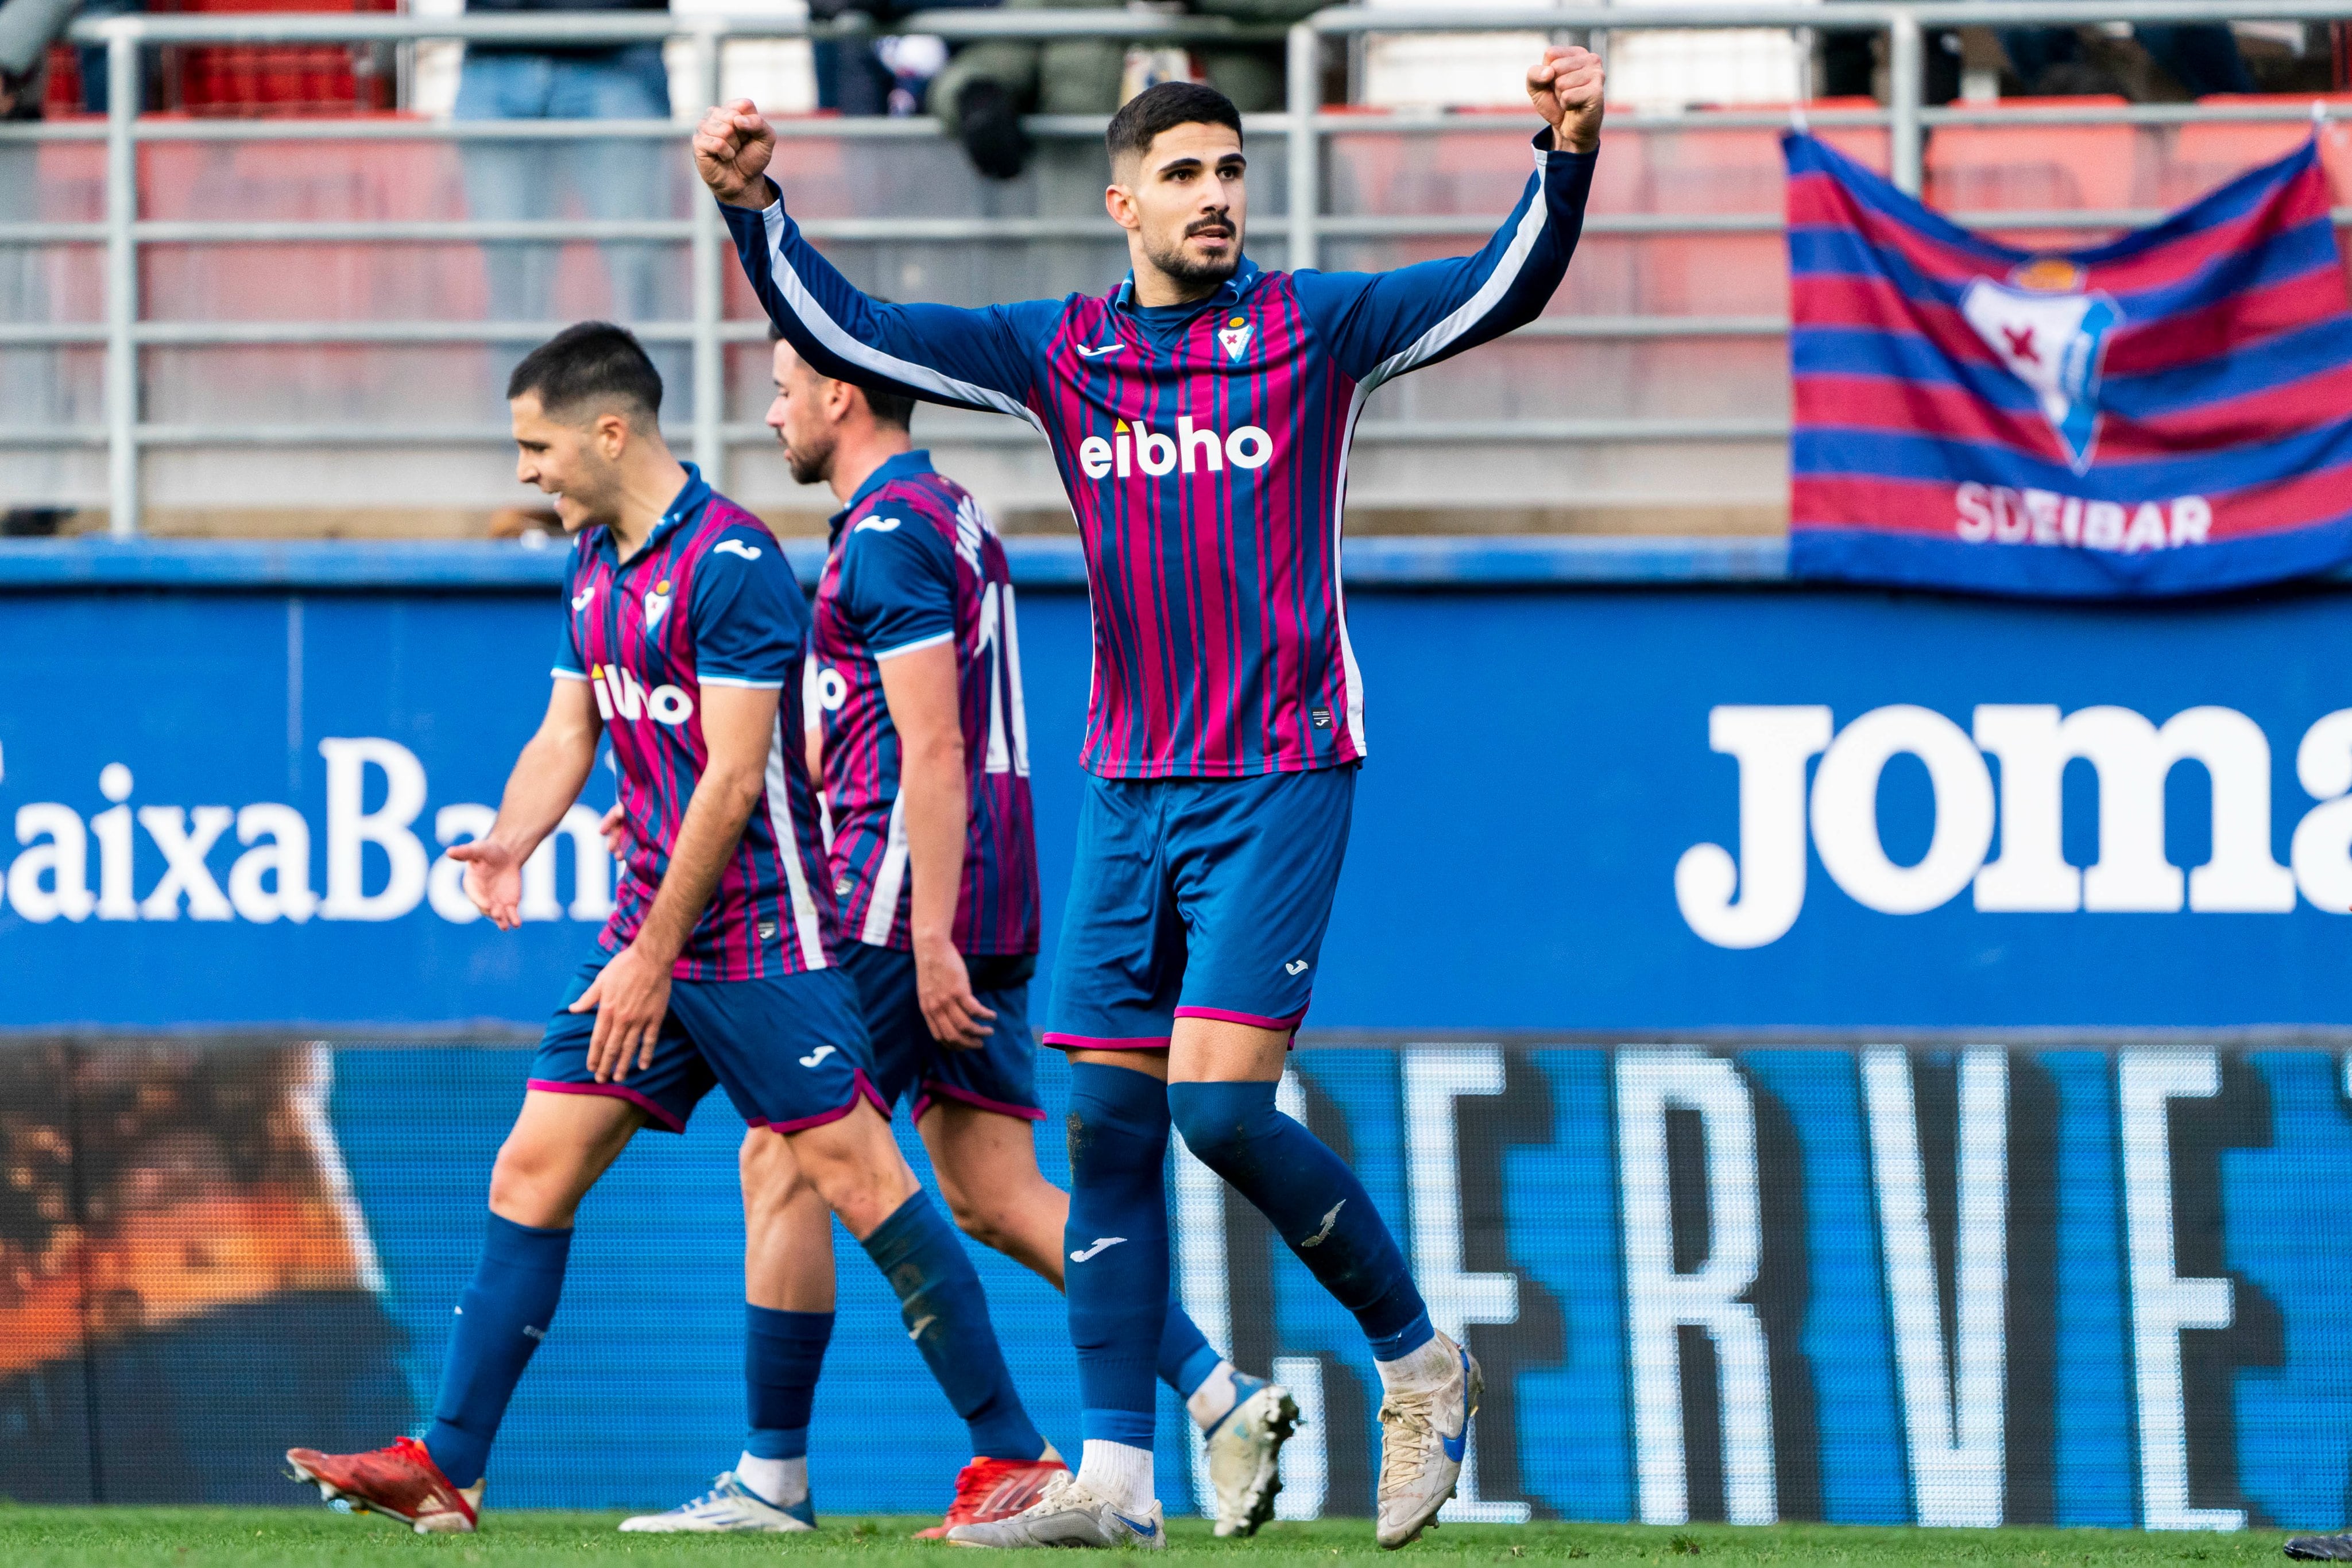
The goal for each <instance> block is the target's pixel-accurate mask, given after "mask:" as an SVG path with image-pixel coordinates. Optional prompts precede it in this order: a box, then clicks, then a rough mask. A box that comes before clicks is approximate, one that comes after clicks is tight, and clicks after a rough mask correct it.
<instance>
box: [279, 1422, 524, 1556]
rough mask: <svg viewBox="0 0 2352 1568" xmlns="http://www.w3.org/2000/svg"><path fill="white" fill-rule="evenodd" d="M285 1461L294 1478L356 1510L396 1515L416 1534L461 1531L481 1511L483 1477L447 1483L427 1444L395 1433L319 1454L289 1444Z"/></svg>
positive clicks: (464, 1531)
mask: <svg viewBox="0 0 2352 1568" xmlns="http://www.w3.org/2000/svg"><path fill="white" fill-rule="evenodd" d="M286 1463H287V1464H288V1465H289V1467H291V1468H292V1469H293V1471H294V1479H296V1480H298V1481H309V1482H310V1483H312V1484H313V1485H315V1486H316V1487H317V1488H318V1489H319V1495H320V1497H322V1498H325V1499H326V1500H328V1501H329V1502H332V1501H334V1500H336V1499H337V1498H341V1499H342V1500H344V1501H345V1502H348V1503H350V1504H351V1505H352V1511H354V1512H358V1513H380V1514H383V1515H384V1516H385V1517H386V1518H388V1519H396V1520H398V1521H400V1522H401V1523H403V1524H404V1525H407V1526H408V1527H409V1528H410V1529H412V1530H414V1531H416V1533H417V1534H419V1535H463V1534H467V1533H469V1532H470V1531H472V1530H473V1528H474V1522H475V1521H476V1519H477V1518H478V1516H479V1515H480V1513H481V1506H482V1483H481V1482H479V1481H476V1482H475V1483H474V1484H473V1485H472V1486H470V1487H467V1488H466V1489H464V1490H459V1489H458V1488H457V1487H454V1486H452V1485H450V1484H449V1478H448V1477H447V1476H445V1475H443V1474H442V1473H441V1467H440V1466H438V1465H436V1464H435V1463H434V1462H433V1456H432V1455H431V1454H429V1453H427V1452H425V1445H424V1444H422V1443H420V1442H418V1441H417V1440H416V1439H415V1438H414V1437H400V1438H395V1439H394V1442H393V1445H392V1447H390V1448H378V1449H376V1450H375V1451H373V1453H366V1454H322V1453H320V1452H319V1450H318V1449H316V1448H289V1449H287V1450H286Z"/></svg>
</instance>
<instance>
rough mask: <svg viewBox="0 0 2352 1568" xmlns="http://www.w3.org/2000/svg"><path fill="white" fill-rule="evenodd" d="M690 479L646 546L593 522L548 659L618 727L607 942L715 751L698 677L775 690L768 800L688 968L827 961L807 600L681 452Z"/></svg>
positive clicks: (613, 733) (641, 909) (747, 976)
mask: <svg viewBox="0 0 2352 1568" xmlns="http://www.w3.org/2000/svg"><path fill="white" fill-rule="evenodd" d="M686 473H687V481H686V485H685V487H684V488H682V489H681V490H679V492H678V493H677V499H675V500H674V501H672V502H671V503H670V506H669V509H668V510H667V512H665V513H664V514H663V515H662V518H661V521H660V523H659V524H658V525H656V528H654V530H653V532H652V534H651V535H650V536H648V538H646V543H645V545H644V548H642V549H639V550H638V551H637V553H636V554H635V555H633V556H631V557H630V558H629V559H626V560H623V559H621V558H620V554H619V550H618V549H617V547H616V545H615V543H614V538H613V536H612V533H611V532H610V530H608V529H605V528H588V529H586V530H584V531H583V533H582V534H581V535H580V538H579V540H578V542H577V543H575V544H574V545H573V546H572V559H571V563H570V566H569V567H568V569H567V570H566V571H565V574H564V583H563V591H564V594H565V596H566V597H567V598H568V599H569V600H570V601H571V610H570V612H569V613H568V614H567V616H566V618H565V622H564V630H563V637H562V643H561V644H560V645H559V648H558V651H557V653H556V659H555V667H554V674H555V678H556V679H558V680H562V681H584V682H586V683H587V685H588V687H589V690H590V691H591V692H592V693H593V694H594V695H595V699H596V711H597V713H598V715H599V716H601V717H602V718H603V719H604V735H605V737H606V738H607V739H608V740H609V741H610V742H611V743H612V747H613V760H614V767H615V771H616V772H617V773H618V774H619V776H620V798H621V810H622V813H623V816H624V818H625V821H627V823H628V828H629V844H630V847H629V852H628V856H627V862H626V864H625V866H624V868H623V874H622V877H621V882H620V886H619V887H618V888H617V889H616V890H615V891H614V898H613V914H612V918H611V919H609V920H608V921H606V922H605V925H604V934H603V936H601V937H600V938H599V942H600V944H601V945H602V946H603V947H604V951H605V952H607V953H617V952H619V951H620V950H621V949H622V948H624V947H625V946H628V945H629V944H630V943H631V942H633V941H635V940H636V936H637V931H638V929H639V927H641V926H642V925H644V924H645V919H646V915H647V914H648V913H650V912H651V910H652V908H653V902H654V895H655V894H656V892H657V891H658V890H659V889H660V887H661V883H662V878H663V877H665V876H667V875H668V874H669V865H670V854H671V852H672V851H673V850H675V849H676V848H677V832H678V829H679V828H680V827H681V826H682V825H683V824H684V823H685V821H686V812H687V807H688V803H689V802H690V801H691V800H693V798H694V791H695V789H696V787H697V786H698V784H699V783H700V782H701V779H702V774H703V769H704V768H706V767H708V766H709V760H710V752H709V746H708V745H707V744H706V743H705V742H704V740H703V736H702V716H701V715H702V701H703V693H704V692H705V691H706V690H707V689H708V688H709V687H712V686H745V687H752V688H757V689H762V690H772V691H775V692H778V693H779V694H780V695H779V696H778V699H777V703H778V712H777V720H776V727H775V730H774V732H773V733H772V735H771V737H770V738H769V745H768V762H767V772H766V777H765V779H764V780H763V781H762V785H761V792H760V800H759V803H758V804H757V805H756V806H755V807H754V808H753V809H752V811H751V819H750V820H749V821H746V822H745V823H744V824H743V833H742V837H741V838H740V839H739V840H738V841H737V842H736V844H735V846H734V848H732V849H731V850H730V851H729V852H728V854H727V861H726V864H725V865H724V866H723V867H721V869H720V871H719V885H718V886H717V887H716V888H714V889H713V890H712V891H711V894H710V902H709V904H708V905H707V906H705V908H704V909H703V911H702V915H701V917H700V918H699V919H698V920H697V921H696V922H695V926H694V931H693V934H692V935H691V936H689V937H688V939H687V944H686V946H685V949H684V950H683V951H682V952H680V953H679V954H678V957H677V966H676V967H675V968H674V969H673V970H672V971H671V973H672V975H673V976H674V977H676V978H677V979H681V980H756V979H761V978H764V977H768V976H771V975H796V974H799V973H801V972H803V970H808V969H822V968H824V967H826V965H828V964H829V963H831V962H832V954H833V951H834V944H835V940H836V932H835V925H834V914H833V905H832V904H831V902H830V901H829V900H827V899H825V898H824V897H823V896H822V894H823V893H824V885H825V883H824V877H825V874H826V868H825V858H824V844H823V842H822V841H820V839H819V836H818V830H817V811H816V791H815V789H814V788H813V787H812V785H811V784H810V781H809V776H808V768H807V765H806V763H805V762H804V761H803V758H802V753H801V747H800V737H801V713H800V699H801V692H800V682H799V680H798V679H797V678H796V677H797V675H798V674H799V672H800V669H801V663H802V659H803V653H804V651H805V650H806V649H807V647H808V635H809V615H808V607H807V603H806V601H803V599H802V597H801V591H800V585H799V584H798V583H797V582H795V581H794V580H793V569H792V567H791V566H790V565H789V564H788V563H787V562H786V561H785V559H784V552H783V551H782V549H779V548H778V547H777V544H776V540H775V537H774V536H773V535H772V534H770V533H769V532H768V530H767V528H765V527H764V526H763V525H762V524H761V521H760V519H759V518H757V517H753V516H752V515H751V513H749V512H747V511H745V510H743V509H742V508H741V507H738V506H737V505H735V503H734V502H732V501H730V500H729V499H727V497H724V496H720V495H718V494H717V493H715V492H714V491H712V489H711V488H710V486H709V484H708V483H707V482H705V481H704V479H703V477H702V476H701V475H700V474H699V473H698V472H697V471H696V470H695V467H694V465H692V464H690V463H689V464H688V465H686Z"/></svg>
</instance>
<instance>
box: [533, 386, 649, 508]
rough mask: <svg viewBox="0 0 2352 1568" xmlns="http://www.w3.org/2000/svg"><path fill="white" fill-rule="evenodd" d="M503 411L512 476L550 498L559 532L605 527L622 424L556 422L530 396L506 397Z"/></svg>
mask: <svg viewBox="0 0 2352 1568" xmlns="http://www.w3.org/2000/svg"><path fill="white" fill-rule="evenodd" d="M507 408H508V411H509V413H510V414H511V416H512V419H513V426H514V441H515V477H516V478H518V479H520V480H521V481H522V482H523V483H524V484H526V485H530V486H536V487H537V488H538V489H540V490H541V491H543V492H544V493H546V494H547V495H549V496H551V497H554V499H555V515H556V517H558V518H560V519H561V520H562V524H563V531H564V532H565V533H568V534H576V533H578V532H579V531H580V530H581V529H583V528H590V527H593V525H595V524H597V523H610V522H611V521H612V520H613V518H614V517H616V516H617V515H618V514H619V509H620V495H621V483H620V471H619V468H618V466H617V465H616V463H615V462H614V459H616V458H617V457H618V456H619V455H620V453H619V447H620V445H621V444H625V442H626V439H627V434H626V429H627V421H625V420H624V419H623V418H622V417H621V416H620V415H619V414H617V413H598V414H595V415H594V416H593V417H592V418H591V419H590V420H589V421H588V422H587V423H584V424H579V423H570V422H568V421H565V420H561V419H557V418H555V417H553V416H552V415H551V414H550V413H548V412H547V410H546V409H545V408H544V407H542V406H541V403H540V401H539V394H538V393H537V392H525V393H523V394H522V395H521V396H520V397H518V398H509V400H508V401H507ZM608 426H610V427H617V428H608ZM607 447H611V448H612V449H613V450H611V451H609V452H608V451H607V450H605V449H606V448H607Z"/></svg>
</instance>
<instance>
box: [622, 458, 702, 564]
mask: <svg viewBox="0 0 2352 1568" xmlns="http://www.w3.org/2000/svg"><path fill="white" fill-rule="evenodd" d="M685 488H686V468H685V465H682V464H680V463H679V462H678V460H677V458H675V457H673V456H671V455H670V453H669V448H667V446H664V447H660V448H657V449H656V450H655V451H651V452H646V453H643V454H641V455H632V459H631V460H630V461H628V462H626V463H625V465H624V466H623V473H622V476H621V508H620V511H619V513H618V515H617V516H615V517H614V519H613V522H612V525H611V527H612V529H613V542H614V544H616V545H618V546H619V547H620V556H621V559H623V560H627V559H630V558H631V557H632V556H634V555H635V554H636V553H637V552H638V551H639V550H641V549H645V548H646V540H647V539H649V538H652V537H653V532H654V529H655V528H658V527H660V526H661V520H662V517H663V516H664V515H665V514H667V512H668V511H669V507H670V503H671V502H673V501H675V500H677V493H678V492H679V491H680V490H683V489H685Z"/></svg>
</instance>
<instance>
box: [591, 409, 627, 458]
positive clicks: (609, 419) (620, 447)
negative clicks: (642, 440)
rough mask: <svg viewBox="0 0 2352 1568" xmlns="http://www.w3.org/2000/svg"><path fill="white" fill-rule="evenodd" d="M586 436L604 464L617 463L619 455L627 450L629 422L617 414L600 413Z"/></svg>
mask: <svg viewBox="0 0 2352 1568" xmlns="http://www.w3.org/2000/svg"><path fill="white" fill-rule="evenodd" d="M588 436H589V439H590V440H592V441H593V442H594V443H595V444H596V451H597V452H598V454H599V455H602V456H603V457H604V461H605V462H607V463H617V462H619V461H620V458H621V454H622V453H623V452H625V451H626V450H628V445H629V422H628V421H627V420H626V419H625V418H623V417H622V416H621V415H620V414H618V413H600V414H598V415H597V416H596V423H593V424H592V425H590V426H589V427H588Z"/></svg>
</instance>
